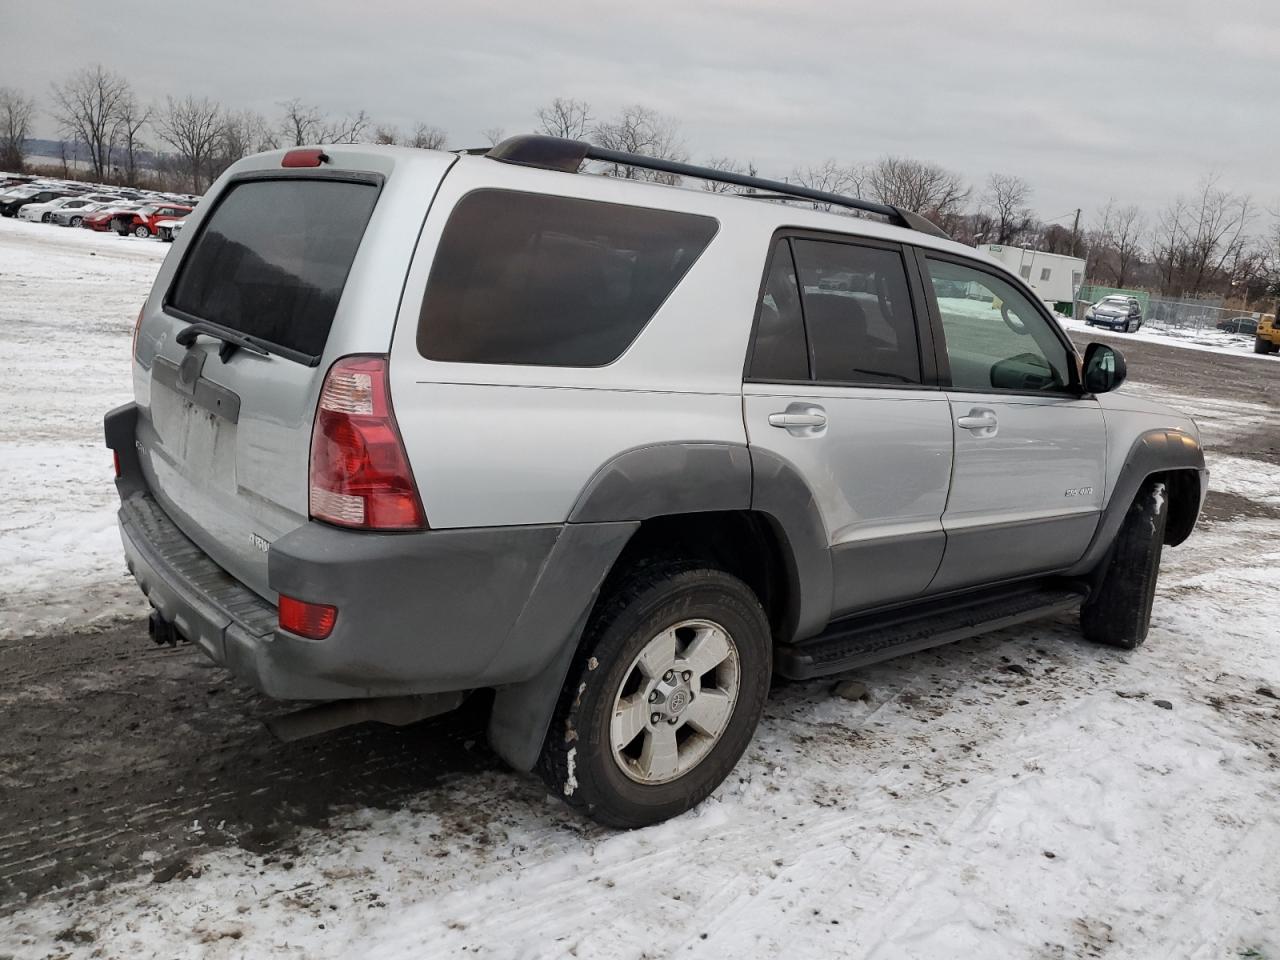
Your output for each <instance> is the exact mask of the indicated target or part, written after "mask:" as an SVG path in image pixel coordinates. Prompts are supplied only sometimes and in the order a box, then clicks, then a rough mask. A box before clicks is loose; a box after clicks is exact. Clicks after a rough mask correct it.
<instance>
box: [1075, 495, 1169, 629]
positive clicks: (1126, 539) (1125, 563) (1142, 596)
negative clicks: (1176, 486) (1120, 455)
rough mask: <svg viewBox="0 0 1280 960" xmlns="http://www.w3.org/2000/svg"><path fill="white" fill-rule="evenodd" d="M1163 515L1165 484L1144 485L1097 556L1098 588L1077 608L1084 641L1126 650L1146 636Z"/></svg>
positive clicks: (1165, 509) (1161, 542)
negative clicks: (1108, 547)
mask: <svg viewBox="0 0 1280 960" xmlns="http://www.w3.org/2000/svg"><path fill="white" fill-rule="evenodd" d="M1168 516H1169V504H1168V490H1167V487H1166V486H1165V484H1164V483H1162V482H1160V481H1153V482H1150V483H1147V484H1146V485H1144V486H1143V488H1142V490H1141V491H1139V493H1138V496H1137V497H1135V498H1134V501H1133V503H1132V505H1130V507H1129V512H1128V513H1127V514H1125V518H1124V522H1123V523H1122V524H1121V526H1120V532H1119V533H1118V534H1117V535H1116V540H1115V543H1114V544H1112V546H1111V551H1110V552H1109V553H1108V555H1107V558H1106V559H1105V560H1103V561H1102V562H1103V564H1104V572H1103V575H1102V580H1101V582H1100V583H1099V585H1098V588H1097V589H1096V590H1095V591H1094V592H1093V593H1092V594H1091V595H1090V596H1089V599H1088V600H1086V601H1085V603H1084V605H1083V606H1082V607H1081V608H1080V629H1081V631H1082V632H1083V633H1084V636H1085V639H1086V640H1090V641H1092V642H1094V643H1101V644H1105V645H1106V646H1109V647H1119V648H1121V649H1123V650H1132V649H1134V648H1135V647H1137V646H1139V645H1140V644H1141V643H1142V642H1143V641H1144V640H1146V639H1147V630H1148V628H1149V627H1150V625H1151V605H1152V602H1153V601H1154V600H1155V595H1156V579H1157V577H1158V576H1159V574H1160V553H1161V550H1162V549H1163V547H1164V528H1165V523H1166V521H1167V520H1168Z"/></svg>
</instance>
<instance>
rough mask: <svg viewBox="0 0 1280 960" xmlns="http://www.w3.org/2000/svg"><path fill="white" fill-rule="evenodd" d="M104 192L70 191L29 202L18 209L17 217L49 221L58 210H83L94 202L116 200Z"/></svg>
mask: <svg viewBox="0 0 1280 960" xmlns="http://www.w3.org/2000/svg"><path fill="white" fill-rule="evenodd" d="M117 199H118V198H117V197H111V196H107V195H105V194H82V193H70V194H67V195H66V196H65V197H59V198H58V199H57V200H49V201H47V202H46V203H29V204H27V205H26V206H24V207H22V208H21V209H20V210H19V211H18V219H20V220H34V221H37V222H40V223H49V222H50V221H51V220H52V219H53V215H54V214H55V213H57V212H58V211H59V210H85V209H88V208H91V207H93V206H94V205H96V204H101V203H106V202H109V201H112V200H117Z"/></svg>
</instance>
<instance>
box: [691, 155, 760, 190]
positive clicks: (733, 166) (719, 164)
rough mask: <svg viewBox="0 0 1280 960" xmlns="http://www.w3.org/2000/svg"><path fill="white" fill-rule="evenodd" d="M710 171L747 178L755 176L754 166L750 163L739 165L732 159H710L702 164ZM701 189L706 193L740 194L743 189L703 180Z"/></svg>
mask: <svg viewBox="0 0 1280 960" xmlns="http://www.w3.org/2000/svg"><path fill="white" fill-rule="evenodd" d="M703 166H705V167H709V168H710V169H712V170H716V171H719V172H720V173H737V174H744V175H746V176H749V177H753V176H755V165H754V164H750V163H746V164H743V163H739V162H738V161H737V160H734V159H733V158H732V157H710V158H708V160H707V162H706V163H705V164H703ZM702 189H703V190H706V191H707V192H708V193H741V192H743V190H744V188H743V187H738V186H734V185H733V184H732V183H725V182H724V181H722V180H703V181H702Z"/></svg>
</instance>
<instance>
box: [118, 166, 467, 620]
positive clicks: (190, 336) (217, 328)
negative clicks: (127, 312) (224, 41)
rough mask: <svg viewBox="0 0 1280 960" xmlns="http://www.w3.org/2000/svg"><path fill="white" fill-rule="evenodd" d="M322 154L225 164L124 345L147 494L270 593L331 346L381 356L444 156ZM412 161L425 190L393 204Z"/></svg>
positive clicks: (302, 500)
mask: <svg viewBox="0 0 1280 960" xmlns="http://www.w3.org/2000/svg"><path fill="white" fill-rule="evenodd" d="M328 152H329V154H330V162H329V164H328V165H327V166H326V167H325V168H324V169H323V170H318V171H310V170H301V171H292V170H290V171H281V170H280V157H281V154H278V153H277V154H273V155H267V156H266V157H259V158H252V159H251V160H250V161H247V162H245V163H244V164H241V165H237V167H236V168H233V170H232V171H231V172H230V173H229V174H228V176H227V177H225V178H224V180H223V181H221V182H220V183H219V184H218V185H217V186H216V187H215V189H214V190H213V191H211V193H210V197H209V198H208V199H206V200H205V202H204V203H202V204H201V207H200V210H199V212H198V213H197V214H196V215H193V216H192V218H191V220H192V224H191V226H190V227H188V229H187V230H185V231H184V234H186V235H185V236H184V235H180V239H179V240H178V242H177V243H176V244H175V249H174V251H173V255H172V256H171V257H170V258H169V260H168V261H166V264H165V266H164V268H163V269H162V270H161V273H160V275H159V276H158V277H157V280H156V286H155V289H154V290H153V292H152V296H151V298H150V300H149V301H148V303H147V306H146V308H145V310H144V313H143V316H142V318H141V320H140V322H139V333H138V342H137V346H136V354H137V356H136V361H137V362H136V364H135V370H134V376H135V384H134V385H135V396H136V398H137V401H138V406H139V418H138V427H137V445H138V452H139V460H140V462H141V465H142V469H143V472H144V475H145V476H146V479H147V481H148V484H149V486H150V488H151V491H152V493H153V494H154V496H155V498H156V500H157V501H158V502H159V503H160V504H161V505H162V506H163V507H164V509H165V511H166V512H167V513H168V514H169V516H170V517H171V518H172V520H173V521H174V523H175V524H177V526H178V527H179V528H180V529H181V530H182V532H183V533H184V534H186V535H187V536H188V537H190V539H191V540H192V541H194V542H195V543H196V544H197V545H198V546H200V547H201V548H202V549H203V550H204V551H205V552H206V553H208V554H209V556H210V557H212V558H213V560H214V561H215V562H216V563H217V564H218V565H219V566H221V567H222V568H223V569H224V570H226V571H227V572H228V573H230V574H231V575H232V576H233V577H235V578H236V579H237V580H239V581H241V582H242V583H244V584H246V585H247V586H249V587H250V588H251V589H253V590H254V591H255V592H257V593H258V594H260V595H261V596H263V597H266V598H267V599H270V600H273V601H274V599H275V596H274V594H273V593H272V591H271V590H270V587H269V585H268V580H267V555H268V551H269V549H270V545H271V543H272V542H273V541H274V540H275V539H276V538H278V537H280V536H282V535H283V534H286V533H288V532H290V531H291V530H294V529H295V528H297V527H298V526H300V525H302V524H304V523H306V522H307V516H308V510H307V492H308V482H307V481H308V460H309V454H310V445H311V427H312V421H313V419H314V414H315V406H316V398H317V396H318V394H319V391H320V387H321V384H322V382H323V379H324V375H325V372H326V371H327V369H328V367H329V366H330V364H331V363H332V362H333V360H335V359H337V358H338V357H339V356H343V355H346V354H350V353H386V352H387V349H388V345H389V343H390V339H391V330H392V325H393V323H394V318H395V309H396V303H397V302H398V299H399V295H400V291H401V289H402V287H403V282H404V276H405V273H406V271H407V268H408V263H409V258H410V257H411V255H412V249H413V244H414V241H415V240H416V237H417V232H418V230H419V229H420V228H421V224H422V219H423V217H425V214H426V209H427V206H428V204H429V200H430V197H431V195H432V193H433V192H434V186H435V185H436V184H437V183H438V182H439V178H440V177H441V176H443V174H444V172H445V171H446V170H447V169H448V166H449V164H450V163H451V162H452V159H453V158H452V157H451V156H449V155H443V154H434V153H427V152H425V151H419V152H420V153H422V154H423V157H425V158H431V159H430V161H429V162H427V161H420V160H416V159H415V160H412V161H405V162H402V163H397V162H396V157H395V156H394V155H392V156H388V155H387V154H378V153H375V152H373V151H368V150H366V151H364V152H363V153H362V152H361V150H360V148H351V149H349V150H345V151H344V150H342V149H340V148H329V149H328ZM243 166H248V167H249V169H247V170H244V169H242V167H243ZM255 166H256V167H258V168H259V169H253V168H254V167H255ZM405 166H408V167H410V168H411V169H410V171H409V172H408V173H406V172H405V171H404V170H403V168H404V167H405ZM352 167H355V169H352ZM397 167H399V168H401V169H398V170H396V175H395V176H391V175H389V174H391V172H392V168H397ZM344 168H345V169H344ZM360 168H364V169H360ZM370 168H372V169H370ZM414 169H416V170H417V171H418V172H425V173H426V174H427V182H428V185H427V188H426V189H422V190H421V193H418V192H417V191H414V192H413V194H414V196H413V199H412V201H404V202H395V201H396V200H397V197H396V194H397V193H400V194H403V193H405V192H406V189H407V186H408V184H407V181H414V182H416V184H417V185H418V187H419V188H421V187H422V185H423V178H422V177H415V176H411V175H409V173H412V172H413V170H414ZM432 178H434V182H432ZM400 181H405V182H406V183H405V186H404V187H403V188H402V189H400V190H393V186H399V185H400V184H399V182H400ZM246 336H247V337H249V338H251V339H250V340H249V341H247V342H245V341H243V338H244V337H246ZM237 338H240V339H241V341H242V344H241V346H239V347H236V346H233V345H230V344H228V340H235V339H237Z"/></svg>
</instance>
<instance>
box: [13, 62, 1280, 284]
mask: <svg viewBox="0 0 1280 960" xmlns="http://www.w3.org/2000/svg"><path fill="white" fill-rule="evenodd" d="M47 109H48V111H49V115H50V116H51V117H52V118H53V119H54V121H55V122H56V123H57V125H58V131H59V133H60V134H61V136H62V137H63V140H64V142H66V141H69V142H71V143H72V144H73V145H76V146H77V147H80V148H83V151H84V153H85V154H86V155H87V158H88V166H89V168H90V169H89V171H88V172H89V173H90V174H91V175H92V177H93V178H94V179H95V180H98V181H100V182H112V181H115V182H120V183H128V184H131V185H138V186H153V187H158V188H168V189H176V188H179V187H180V188H182V189H187V190H190V191H191V192H193V193H200V192H202V191H203V190H204V189H205V188H206V187H207V186H208V184H209V183H210V182H212V180H213V179H215V178H216V177H217V176H218V175H219V174H220V173H221V172H222V171H223V170H225V169H226V168H227V167H228V166H230V165H231V164H232V163H235V162H236V161H237V160H239V159H240V158H242V157H245V156H248V155H250V154H253V153H257V152H260V151H262V150H270V149H275V148H278V147H284V146H295V145H302V144H317V143H331V144H336V143H359V142H370V143H382V144H404V145H407V146H413V147H424V148H429V149H441V148H445V147H446V146H455V147H456V146H457V145H456V144H452V145H451V144H450V143H449V136H448V134H447V133H446V131H444V130H443V129H441V128H440V127H437V126H433V125H431V124H429V123H426V122H420V123H417V124H415V125H413V126H412V127H411V128H409V129H407V130H401V129H399V128H398V127H396V126H394V125H390V124H385V123H379V122H376V121H375V120H373V119H372V118H371V117H370V116H369V115H368V114H367V113H366V112H365V111H363V110H362V111H358V112H356V113H354V114H347V115H344V116H341V117H334V116H331V115H329V114H327V113H326V112H325V111H323V110H322V109H321V108H319V107H318V106H316V105H314V104H311V103H307V102H305V101H303V100H301V99H297V98H295V99H292V100H288V101H284V102H282V103H280V104H278V113H277V114H276V115H275V116H274V117H267V116H265V115H263V114H261V113H259V112H257V111H254V110H233V109H231V108H228V107H225V106H224V105H222V104H221V103H219V102H217V101H215V100H211V99H209V98H208V97H194V96H190V95H188V96H184V97H174V96H167V97H165V99H164V101H163V102H157V103H152V104H145V103H143V102H142V101H141V100H140V99H139V98H138V96H137V95H136V93H135V92H134V90H133V88H132V86H131V84H130V83H129V81H128V79H127V78H126V77H124V76H123V75H121V74H118V73H115V72H113V71H110V70H108V69H106V68H105V67H103V66H101V65H94V66H88V67H84V68H81V69H79V70H77V71H75V72H74V73H72V74H71V75H70V76H68V77H67V78H66V79H65V80H63V81H62V82H59V83H54V84H52V85H51V88H50V96H49V102H48V106H47ZM36 115H37V104H36V101H35V100H34V98H32V97H30V96H27V95H26V94H24V93H23V92H22V91H20V90H16V89H13V88H0V168H4V169H8V170H15V171H20V170H22V169H23V167H24V164H25V156H24V151H23V143H24V141H25V140H27V139H28V138H29V137H30V134H31V130H32V127H33V125H34V121H35V117H36ZM535 120H536V129H537V131H538V132H541V133H545V134H548V135H550V136H557V137H568V138H571V139H576V140H588V141H590V142H592V143H594V144H596V145H598V146H601V147H606V148H609V149H613V150H617V151H621V152H627V153H635V154H641V155H644V156H649V157H656V158H662V159H668V160H676V161H685V162H687V161H689V160H690V153H689V150H688V147H687V146H686V144H685V141H684V138H683V136H682V133H681V129H680V125H679V122H678V121H677V120H676V119H675V118H673V117H670V116H666V115H664V114H661V113H659V112H657V111H655V110H652V109H650V108H648V107H645V106H642V105H634V106H629V107H626V108H624V109H622V110H620V111H619V112H617V113H616V114H614V115H612V116H607V117H602V116H597V115H596V113H595V111H594V110H593V108H592V106H591V104H590V103H589V102H588V101H585V100H579V99H575V98H565V97H557V98H556V99H554V100H553V101H552V102H551V103H550V104H547V105H545V106H543V107H540V108H539V109H538V110H537V111H536V112H535ZM483 136H484V137H485V139H486V140H487V141H488V142H489V144H491V145H492V144H495V143H497V142H499V141H500V140H502V139H503V137H504V131H503V130H502V129H501V128H499V127H491V128H488V129H486V130H484V131H483ZM148 155H150V159H151V163H150V164H148V165H145V166H144V164H143V159H144V157H147V156H148ZM702 164H703V165H704V166H708V167H711V168H713V169H716V170H719V171H723V172H734V173H745V174H751V175H755V174H757V173H758V170H757V168H756V165H755V164H754V163H753V162H752V161H750V160H739V159H737V158H733V157H726V156H713V157H708V158H705V159H704V160H703V161H702ZM62 166H63V172H64V173H69V172H70V171H69V169H68V163H67V158H66V157H65V155H64V157H63V161H62ZM594 172H596V173H600V174H603V175H606V176H617V177H626V178H630V179H641V180H651V181H658V182H664V183H671V184H679V183H680V180H681V178H680V177H678V176H675V175H672V174H669V173H664V172H661V171H652V170H644V169H641V168H635V167H628V166H625V165H621V164H596V165H594ZM777 179H783V180H786V181H788V182H791V183H796V184H800V185H803V186H806V187H810V188H813V189H817V190H824V191H828V192H831V193H840V194H846V195H851V196H855V197H859V198H864V199H870V200H875V201H878V202H880V203H886V204H891V205H893V206H897V207H902V208H904V209H907V210H913V211H916V212H918V213H920V214H922V215H924V216H925V217H927V218H929V219H930V220H932V221H933V222H934V223H936V224H938V225H939V226H940V227H941V228H942V229H944V230H945V231H946V232H947V233H948V234H950V235H951V236H952V237H954V238H955V239H956V240H959V241H960V242H962V243H967V244H970V245H979V244H984V243H997V244H1006V245H1016V246H1026V247H1032V248H1034V249H1037V250H1044V251H1047V252H1050V253H1061V254H1068V255H1072V256H1079V257H1083V258H1085V259H1087V261H1088V269H1087V276H1088V277H1089V279H1090V280H1091V281H1092V282H1094V283H1098V284H1103V285H1107V286H1113V287H1118V288H1142V289H1147V290H1151V291H1153V292H1157V293H1160V294H1164V295H1168V296H1179V297H1184V296H1185V297H1203V296H1219V297H1226V298H1231V299H1233V300H1235V301H1237V302H1241V303H1242V304H1243V305H1245V306H1247V305H1248V304H1249V303H1251V302H1253V301H1257V300H1259V299H1262V298H1264V297H1274V296H1280V210H1276V211H1270V212H1269V213H1268V212H1267V211H1264V210H1262V209H1260V208H1259V206H1258V204H1257V203H1256V202H1255V201H1254V200H1253V198H1252V197H1250V196H1249V195H1247V194H1240V193H1235V192H1233V191H1231V190H1229V189H1227V188H1226V187H1224V186H1223V185H1222V183H1221V180H1220V178H1219V177H1218V176H1215V175H1209V176H1206V177H1205V178H1203V179H1202V181H1201V182H1200V183H1198V184H1197V185H1196V186H1195V188H1194V190H1192V191H1190V192H1188V193H1187V194H1185V195H1180V196H1178V197H1176V198H1174V199H1173V200H1172V201H1170V202H1169V203H1168V204H1167V205H1166V206H1164V207H1162V208H1161V209H1160V210H1159V211H1157V212H1156V213H1155V214H1154V216H1151V215H1148V213H1147V212H1145V211H1143V210H1142V209H1141V208H1140V207H1139V206H1137V205H1135V204H1122V203H1118V202H1117V201H1116V200H1115V199H1114V198H1111V199H1108V200H1107V201H1106V202H1105V203H1104V204H1103V205H1101V206H1100V207H1099V208H1097V209H1096V210H1091V211H1087V212H1085V211H1079V210H1077V211H1071V212H1070V213H1069V214H1068V215H1066V216H1065V217H1057V218H1053V219H1052V220H1050V221H1046V220H1043V219H1041V218H1040V217H1039V216H1037V214H1036V213H1035V212H1034V210H1033V209H1032V207H1031V199H1032V196H1033V189H1032V186H1031V184H1030V183H1029V182H1028V181H1027V180H1025V179H1024V178H1022V177H1020V176H1016V175H1014V174H1010V173H1003V172H997V173H992V174H990V175H989V176H988V177H986V179H985V180H984V181H982V182H981V183H980V184H971V183H968V182H966V180H965V178H964V177H962V176H961V175H960V174H958V173H956V172H954V171H951V170H948V169H947V168H945V167H943V166H940V165H938V164H934V163H930V162H927V161H922V160H918V159H915V158H912V157H903V156H892V155H890V156H884V157H881V158H879V159H878V160H875V161H871V162H856V163H840V162H838V161H836V160H834V159H831V160H827V161H825V162H823V163H821V164H818V165H816V166H804V167H796V168H794V169H792V170H791V171H790V172H789V173H787V174H786V175H784V176H782V177H778V178H777ZM701 186H702V188H703V189H706V190H713V191H718V192H728V191H736V190H738V189H739V188H737V187H733V186H730V185H727V184H724V183H721V182H718V181H710V180H708V181H701ZM814 206H817V207H822V206H824V205H823V204H820V203H817V204H814ZM837 212H841V211H839V210H837ZM1068 221H1069V225H1068Z"/></svg>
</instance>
